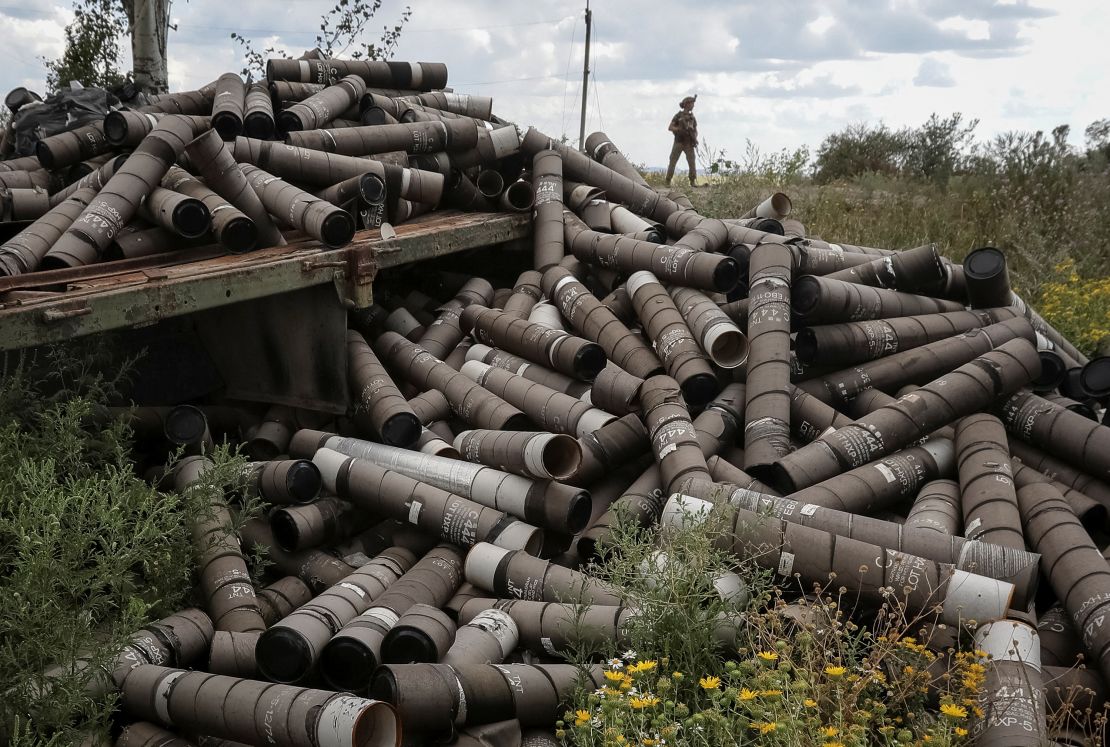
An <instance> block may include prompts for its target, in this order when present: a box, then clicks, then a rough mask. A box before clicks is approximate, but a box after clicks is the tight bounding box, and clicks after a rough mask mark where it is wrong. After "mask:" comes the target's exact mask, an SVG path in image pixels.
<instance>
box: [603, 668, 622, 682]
mask: <svg viewBox="0 0 1110 747" xmlns="http://www.w3.org/2000/svg"><path fill="white" fill-rule="evenodd" d="M605 679H607V680H609V681H610V682H620V681H621V680H623V679H624V672H614V671H613V670H611V669H606V670H605Z"/></svg>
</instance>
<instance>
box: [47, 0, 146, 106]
mask: <svg viewBox="0 0 1110 747" xmlns="http://www.w3.org/2000/svg"><path fill="white" fill-rule="evenodd" d="M73 13H74V16H73V22H72V23H70V24H69V25H68V26H66V28H65V51H64V52H62V56H61V58H59V59H56V60H43V62H44V64H45V65H46V71H47V72H46V85H47V88H49V89H50V91H51V92H52V93H53V92H56V91H58V90H59V89H60V88H64V87H66V86H67V85H69V82H70V81H78V82H80V83H81V84H82V85H84V86H99V87H101V88H110V87H112V86H115V85H118V84H120V83H122V82H123V81H124V80H125V79H126V77H127V76H126V74H125V73H124V72H123V71H121V70H120V69H119V65H120V38H121V37H122V36H123V35H124V34H126V33H127V28H128V24H127V14H126V13H125V12H124V10H123V6H122V5H121V4H120V3H119V0H75V2H74V9H73Z"/></svg>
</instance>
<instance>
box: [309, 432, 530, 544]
mask: <svg viewBox="0 0 1110 747" xmlns="http://www.w3.org/2000/svg"><path fill="white" fill-rule="evenodd" d="M312 461H313V462H314V463H315V464H316V466H317V467H319V468H320V474H321V475H323V477H324V484H325V485H326V486H327V487H328V489H329V490H331V491H333V492H335V493H336V494H337V495H338V496H340V497H341V498H343V499H345V500H348V501H350V502H352V503H354V504H355V505H357V506H360V507H361V508H363V509H364V510H367V511H370V512H371V513H373V514H374V515H376V516H379V517H389V518H393V519H398V520H401V521H404V522H406V523H408V524H410V525H412V526H414V527H417V528H419V529H420V530H421V531H424V532H427V533H428V534H431V535H432V536H434V537H440V538H441V539H443V540H444V541H448V542H455V543H457V544H459V545H461V546H463V547H469V546H471V545H474V544H475V543H478V542H485V541H490V542H496V543H499V544H503V545H505V546H506V547H510V548H513V549H516V548H530V549H533V550H535V549H537V547H538V543H539V542H540V539H541V534H540V532H539V530H538V529H537V528H536V527H534V526H531V525H529V524H525V523H524V522H522V521H517V520H516V519H514V518H513V517H512V516H510V515H508V514H506V513H504V512H503V511H499V510H497V509H494V508H489V507H488V506H483V505H481V504H479V503H476V502H474V501H472V500H469V499H467V498H463V497H462V496H460V495H455V494H453V493H449V492H447V491H446V490H442V489H441V488H437V487H435V486H434V485H430V484H428V483H425V482H420V481H419V480H414V479H413V478H411V477H408V476H406V475H404V474H402V473H400V472H395V471H393V470H389V469H386V468H384V467H381V466H379V465H377V464H375V463H373V462H370V461H367V460H365V459H356V458H353V457H348V456H346V455H345V454H340V453H339V452H337V451H332V450H331V449H327V448H324V449H320V450H318V451H317V452H316V454H315V455H314V456H313V457H312Z"/></svg>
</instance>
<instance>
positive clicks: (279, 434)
mask: <svg viewBox="0 0 1110 747" xmlns="http://www.w3.org/2000/svg"><path fill="white" fill-rule="evenodd" d="M295 429H296V418H295V415H294V413H293V410H292V409H290V408H289V407H286V406H285V405H271V406H270V409H268V410H267V411H266V414H265V415H263V416H262V422H261V423H259V424H258V428H257V429H256V430H255V431H254V432H253V433H252V434H248V435H249V436H250V438H249V440H248V441H247V443H246V445H245V446H244V449H243V450H244V451H245V452H246V453H247V455H248V456H250V458H251V459H257V460H259V461H263V460H272V459H276V458H277V457H279V456H281V455H282V454H285V453H286V452H288V450H289V439H290V438H292V437H293V431H294V430H295Z"/></svg>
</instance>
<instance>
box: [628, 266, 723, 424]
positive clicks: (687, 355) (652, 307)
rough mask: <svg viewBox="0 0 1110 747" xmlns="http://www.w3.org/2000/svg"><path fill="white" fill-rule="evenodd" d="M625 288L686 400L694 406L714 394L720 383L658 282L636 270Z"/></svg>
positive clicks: (701, 403)
mask: <svg viewBox="0 0 1110 747" xmlns="http://www.w3.org/2000/svg"><path fill="white" fill-rule="evenodd" d="M627 288H628V294H629V296H631V298H632V305H633V307H634V308H635V309H636V315H637V316H638V317H639V319H640V322H641V324H643V327H644V332H645V334H646V335H647V336H648V338H650V339H651V340H652V346H653V347H654V349H655V352H656V353H657V355H658V357H659V360H660V361H662V363H663V365H664V367H666V369H667V373H668V375H669V376H670V377H671V378H673V379H674V380H675V381H677V382H678V383H679V385H680V386H681V387H682V394H683V397H685V399H686V401H687V402H689V403H690V404H691V405H693V406H695V407H697V406H700V405H703V404H705V403H706V402H708V401H709V400H711V399H713V397H715V396H717V393H718V392H719V391H720V390H721V385H720V383H719V382H718V381H717V377H716V376H715V375H714V374H713V369H712V368H710V366H709V362H708V359H707V358H706V357H705V355H704V354H703V353H702V351H701V349H700V348H699V347H698V343H697V341H696V340H695V339H694V336H693V333H691V332H690V328H689V327H687V326H686V321H685V320H684V319H683V318H682V314H681V313H680V312H679V310H678V308H677V307H676V306H675V304H674V301H673V300H672V299H671V297H670V296H669V295H668V294H667V290H666V289H665V288H664V287H663V285H662V283H660V282H659V280H658V279H657V278H656V277H655V276H654V275H652V274H651V273H650V272H646V271H639V272H635V273H633V274H632V275H631V276H630V277H629V278H628V283H627Z"/></svg>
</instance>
